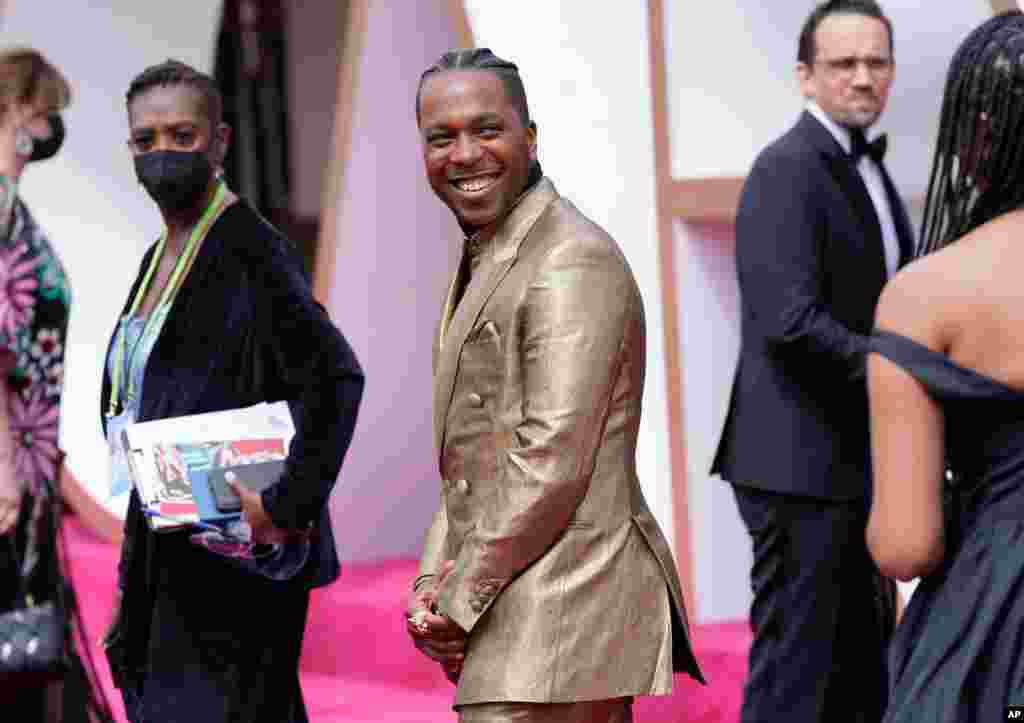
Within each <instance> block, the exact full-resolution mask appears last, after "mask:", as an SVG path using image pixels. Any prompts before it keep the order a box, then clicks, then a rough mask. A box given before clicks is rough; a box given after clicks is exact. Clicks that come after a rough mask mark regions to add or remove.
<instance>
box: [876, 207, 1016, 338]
mask: <svg viewBox="0 0 1024 723" xmlns="http://www.w3.org/2000/svg"><path fill="white" fill-rule="evenodd" d="M1021 263H1024V215H1022V214H1018V213H1013V214H1007V215H1005V216H1001V217H1000V218H998V219H996V220H994V221H991V222H989V223H987V224H985V225H984V226H981V227H979V228H977V229H975V230H973V231H971V232H970V233H969V234H967V235H965V236H964V237H963V238H960V239H958V240H957V241H955V242H954V243H952V244H950V245H949V246H946V247H945V248H943V249H941V250H939V251H936V252H934V253H932V254H929V255H927V256H924V257H921V258H919V259H917V260H915V261H913V262H912V263H910V264H909V265H907V266H906V267H904V268H903V269H902V270H900V272H899V273H897V274H896V276H894V277H893V278H892V279H891V280H890V281H889V283H888V284H886V286H885V288H884V289H883V290H882V295H881V297H880V298H879V301H878V308H877V310H876V313H875V324H876V326H878V327H881V328H884V329H888V330H890V331H895V332H898V333H901V334H904V335H906V336H910V337H911V338H913V339H915V340H917V341H919V342H922V343H924V344H927V345H928V346H931V347H933V348H936V349H939V350H943V349H945V348H946V347H947V346H948V342H949V341H950V339H952V338H953V337H954V336H955V335H956V334H957V330H958V329H959V328H960V327H961V326H962V325H963V324H965V323H970V320H971V319H972V318H975V317H976V316H977V315H978V313H979V312H980V311H981V309H982V308H983V307H984V306H985V305H986V304H988V303H991V302H992V300H993V299H994V298H997V297H998V296H1000V294H999V293H998V289H999V287H1000V286H1001V285H1004V284H1019V281H1018V279H1019V273H1018V272H1017V271H1016V269H1019V268H1020V264H1021Z"/></svg>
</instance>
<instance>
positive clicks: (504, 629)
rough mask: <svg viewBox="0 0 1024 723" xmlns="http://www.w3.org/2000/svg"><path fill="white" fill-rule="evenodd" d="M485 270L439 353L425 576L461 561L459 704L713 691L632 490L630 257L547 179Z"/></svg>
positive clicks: (475, 277)
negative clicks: (677, 685) (435, 467)
mask: <svg viewBox="0 0 1024 723" xmlns="http://www.w3.org/2000/svg"><path fill="white" fill-rule="evenodd" d="M480 253H481V254H482V257H481V260H480V262H479V266H478V267H477V268H476V270H475V271H474V273H473V274H472V277H471V280H470V282H469V285H468V287H467V288H466V290H465V294H464V295H463V296H462V298H461V301H458V303H456V301H457V299H456V298H455V295H456V290H457V289H458V288H459V286H460V275H462V274H465V273H466V264H467V260H466V258H465V257H464V258H463V262H462V265H461V266H460V269H459V271H458V272H457V273H456V277H455V279H454V281H453V284H452V291H451V292H450V293H449V297H448V301H447V302H446V304H445V308H444V312H443V314H442V321H441V326H440V330H439V333H438V337H437V342H436V346H435V372H434V431H435V442H436V448H437V449H438V450H439V466H440V473H441V477H442V479H443V482H442V491H441V504H440V507H439V510H438V512H437V514H436V516H435V518H434V523H433V525H432V527H431V529H430V531H429V532H428V536H427V543H426V546H425V550H424V554H423V559H422V562H421V573H423V574H426V575H429V574H431V573H435V572H436V571H437V570H438V568H439V566H440V565H441V563H442V562H443V561H445V560H454V561H455V566H454V570H453V571H452V573H451V574H450V575H449V576H448V577H447V578H446V579H445V581H444V582H443V583H442V584H441V585H440V587H439V588H438V608H439V609H440V611H441V612H442V613H444V614H445V615H447V616H448V617H450V618H451V619H452V620H454V621H455V622H456V623H458V625H459V626H460V627H462V628H463V629H464V630H466V631H468V632H469V643H468V648H467V655H466V659H465V661H464V665H463V671H462V676H461V679H460V681H459V685H458V690H457V693H456V701H455V702H456V704H469V703H480V702H489V701H520V702H537V703H544V702H569V701H582V700H595V699H603V698H615V697H620V696H629V695H643V694H659V693H668V692H669V691H670V690H671V686H672V672H673V669H677V670H683V671H687V672H688V673H689V674H690V675H692V676H693V677H695V678H697V679H698V680H700V679H701V673H700V670H699V668H698V666H697V663H696V661H695V659H694V657H693V653H692V651H691V648H690V643H689V635H688V631H687V619H686V612H685V608H684V605H683V598H682V593H681V589H680V585H679V579H678V577H677V574H676V569H675V563H674V562H673V558H672V554H671V552H670V550H669V547H668V544H667V543H666V540H665V538H664V536H663V535H662V532H661V530H660V529H659V527H658V524H657V522H656V521H655V519H654V517H653V516H652V514H651V512H650V510H649V509H648V507H647V504H646V502H645V500H644V496H643V493H642V492H641V489H640V483H639V481H638V479H637V474H636V466H635V456H636V440H637V430H638V428H639V424H640V402H641V397H642V394H643V384H644V364H645V328H644V312H643V305H642V302H641V298H640V293H639V289H638V287H637V285H636V281H635V280H634V278H633V274H632V272H631V271H630V268H629V266H628V264H627V262H626V259H625V257H624V256H623V254H622V252H621V250H620V249H619V247H618V245H617V244H616V243H615V241H614V240H613V239H612V238H611V237H610V236H609V235H608V234H607V233H606V232H605V231H604V230H602V229H601V228H600V227H598V226H597V225H595V224H594V223H593V222H591V221H590V220H589V219H587V218H586V217H585V216H584V215H583V214H582V213H580V212H579V211H578V210H577V209H576V208H575V207H574V206H573V205H572V204H571V203H569V202H568V201H566V200H564V199H563V198H561V197H560V196H559V194H558V193H557V191H556V190H555V188H554V186H553V185H552V183H551V182H550V181H549V180H548V179H546V178H544V179H542V180H541V181H539V182H538V184H537V185H536V186H534V187H533V189H531V190H530V191H528V192H527V193H526V194H525V195H524V198H523V199H522V200H521V201H520V203H519V204H518V205H517V206H516V207H515V208H514V209H513V210H512V212H511V213H510V215H509V216H508V218H507V219H506V221H505V223H504V224H503V225H502V227H501V228H500V229H499V231H498V233H497V235H496V237H495V238H494V239H493V240H492V241H491V243H490V244H489V245H488V246H487V247H486V249H484V250H483V251H481V252H480ZM428 580H429V578H428ZM431 584H433V582H432V581H431Z"/></svg>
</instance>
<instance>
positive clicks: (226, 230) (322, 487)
mask: <svg viewBox="0 0 1024 723" xmlns="http://www.w3.org/2000/svg"><path fill="white" fill-rule="evenodd" d="M153 252H154V248H150V249H149V251H148V252H147V253H146V255H145V256H144V258H143V261H142V268H141V269H140V272H139V275H138V277H137V278H136V280H135V283H134V284H133V286H132V291H131V295H130V296H129V298H132V297H134V294H135V292H136V289H137V288H138V285H139V283H140V281H141V277H142V274H143V272H144V270H145V269H146V268H147V266H148V264H149V260H150V258H151V257H152V254H153ZM122 313H127V304H126V305H125V310H124V311H123V312H122ZM108 354H109V346H108ZM362 390H363V372H362V370H361V369H360V367H359V363H358V361H357V360H356V358H355V355H354V354H353V352H352V350H351V348H350V347H349V345H348V343H347V342H346V341H345V338H344V337H343V336H342V334H341V332H340V331H339V330H338V329H337V328H336V327H335V326H334V324H332V323H331V321H330V319H329V318H328V316H327V313H326V311H325V310H324V308H323V307H322V306H321V305H320V304H318V303H317V302H316V301H315V300H314V299H313V296H312V294H311V292H310V288H309V283H308V281H307V279H306V276H305V274H304V272H303V270H302V267H301V264H300V261H299V258H298V255H297V254H296V253H295V252H294V249H293V247H292V245H291V243H290V242H289V241H288V240H287V239H285V238H284V237H283V236H281V235H280V233H279V232H278V231H277V230H276V229H274V228H273V227H272V226H271V225H270V224H269V223H267V222H266V221H265V220H264V219H263V218H261V217H260V216H259V215H258V214H257V213H256V212H255V211H254V210H253V209H252V208H251V207H250V206H249V205H248V204H247V203H245V202H243V201H240V202H238V203H236V204H234V205H233V206H231V207H229V208H228V209H226V210H225V211H224V212H223V214H222V215H221V217H220V218H219V219H218V220H217V221H216V223H215V224H214V225H213V227H212V228H211V229H210V232H209V234H208V235H207V237H206V239H205V241H204V242H203V245H202V247H201V248H200V249H199V252H198V255H197V257H196V260H195V262H194V264H193V266H192V269H191V270H190V272H189V274H188V276H187V277H186V278H185V281H184V283H183V285H182V287H181V289H180V291H179V293H178V295H177V298H176V299H175V301H174V304H173V307H172V309H171V311H170V313H169V314H168V316H167V319H166V322H165V324H164V327H163V329H162V331H161V333H160V336H159V338H158V339H157V341H156V344H155V346H154V348H153V351H152V353H151V354H150V357H149V360H148V362H147V364H146V371H145V377H144V381H143V385H142V390H141V394H142V396H141V400H140V408H139V415H138V421H140V422H141V421H147V420H153V419H163V418H168V417H177V416H182V415H187V414H198V413H202V412H214V411H219V410H224V409H232V408H237V407H244V406H247V405H252V404H257V403H259V402H262V401H268V402H269V401H277V400H287V401H288V402H289V403H290V405H291V407H292V413H293V416H294V417H295V421H296V433H295V437H294V439H293V441H292V444H291V448H290V450H289V454H288V458H287V461H286V465H285V473H284V475H283V476H282V478H281V479H280V480H279V481H278V482H277V483H275V484H274V485H273V486H272V487H270V488H269V489H267V490H265V491H264V492H263V502H264V505H265V507H266V509H267V511H268V513H269V515H270V516H271V518H272V519H273V520H274V522H275V524H276V525H278V526H279V527H282V528H289V529H292V528H305V527H307V526H309V525H310V524H312V525H313V527H314V533H315V534H314V535H313V538H312V539H313V543H312V549H311V554H310V560H309V562H308V563H307V567H306V569H305V570H304V571H303V573H302V574H300V575H299V576H297V577H296V578H294V579H293V580H291V581H289V582H287V583H282V584H288V585H300V586H303V587H306V588H309V587H316V586H320V585H325V584H327V583H329V582H331V581H333V580H334V579H336V578H337V577H338V574H339V570H340V564H339V560H338V554H337V551H336V550H335V546H334V537H333V533H332V531H331V520H330V516H329V514H328V508H327V499H328V496H329V495H330V492H331V489H332V488H333V487H334V484H335V480H336V479H337V477H338V473H339V470H340V469H341V464H342V461H343V459H344V457H345V453H346V451H347V449H348V445H349V442H350V441H351V439H352V434H353V431H354V428H355V422H356V414H357V411H358V407H359V402H360V399H361V396H362ZM109 398H110V378H109V375H108V374H106V373H104V378H103V391H102V395H101V402H100V414H101V419H103V422H104V427H105V421H106V418H105V417H104V416H103V413H104V412H106V410H107V404H108V401H109ZM165 536H178V537H182V536H183V533H180V532H166V533H165V532H161V533H154V532H152V531H151V530H150V529H149V527H148V525H147V522H146V520H145V518H144V516H143V515H142V512H141V504H140V500H139V498H138V495H137V493H136V492H135V491H134V490H133V491H132V493H131V501H130V503H129V506H128V513H127V517H126V519H125V541H124V546H123V548H122V555H121V563H120V566H119V573H118V583H119V585H120V587H121V589H122V591H123V595H124V600H123V604H122V610H121V612H122V620H121V628H122V630H123V633H124V635H123V637H124V639H125V640H126V641H128V645H129V647H130V648H131V649H130V650H129V651H127V655H128V660H127V661H126V662H127V663H128V666H129V667H132V663H133V662H135V663H137V662H138V661H139V660H141V659H142V656H144V654H145V653H144V649H143V646H145V645H146V640H147V636H148V626H149V625H150V620H149V617H148V616H149V615H150V612H149V611H150V610H151V608H152V599H153V595H154V594H155V591H154V590H153V589H152V585H153V583H152V581H153V580H154V579H155V577H156V576H155V574H154V570H155V569H156V568H157V567H159V566H161V565H172V564H193V565H195V564H196V560H195V559H193V561H192V562H191V563H189V562H187V561H184V560H180V558H181V557H182V556H183V555H184V556H187V557H191V556H192V555H193V554H194V553H200V554H202V555H206V556H208V557H211V558H212V557H213V556H212V555H211V553H209V552H205V551H203V550H201V549H200V548H195V547H194V546H191V547H192V549H193V550H194V552H192V551H190V550H189V548H190V546H189V545H187V544H186V545H181V544H178V543H175V542H174V541H173V540H171V539H170V537H167V538H165ZM164 539H167V540H168V541H167V542H165V541H164ZM167 550H174V551H175V552H173V553H168V552H167ZM167 555H171V556H173V557H177V558H179V560H177V561H176V560H174V559H164V558H165V557H166V556H167ZM200 563H201V564H199V566H198V567H201V568H202V569H204V570H206V572H205V573H204V574H206V575H207V576H210V575H212V576H217V574H218V573H217V569H219V565H223V566H225V567H226V566H227V565H228V564H229V563H227V562H225V561H223V560H219V561H217V562H209V561H207V560H202V561H200ZM198 567H197V571H198ZM203 584H206V583H205V582H204V581H202V580H198V579H197V580H196V585H197V586H201V585H203Z"/></svg>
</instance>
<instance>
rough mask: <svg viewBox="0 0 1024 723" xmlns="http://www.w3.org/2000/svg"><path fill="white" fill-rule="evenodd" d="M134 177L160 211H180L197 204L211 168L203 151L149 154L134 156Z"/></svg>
mask: <svg viewBox="0 0 1024 723" xmlns="http://www.w3.org/2000/svg"><path fill="white" fill-rule="evenodd" d="M135 174H136V175H137V176H138V178H139V183H141V184H142V186H143V188H145V189H146V191H147V192H148V193H149V195H150V196H152V198H153V200H154V201H156V203H157V205H158V206H160V208H162V209H165V210H168V211H183V210H185V209H188V208H193V207H195V206H196V204H198V203H199V201H200V199H201V198H202V197H203V193H205V192H206V189H207V188H209V186H210V179H211V178H212V177H213V166H212V165H211V164H210V159H209V158H207V156H206V151H150V152H149V153H144V154H142V155H141V156H135Z"/></svg>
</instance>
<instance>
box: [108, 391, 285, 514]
mask: <svg viewBox="0 0 1024 723" xmlns="http://www.w3.org/2000/svg"><path fill="white" fill-rule="evenodd" d="M294 435H295V427H294V424H293V422H292V416H291V412H290V410H289V408H288V404H287V403H286V402H274V403H272V404H268V403H265V402H264V403H261V404H256V405H254V406H251V407H243V408H241V409H232V410H227V411H222V412H210V413H207V414H195V415H189V416H184V417H173V418H170V419H159V420H153V421H149V422H139V423H136V424H132V425H129V426H127V427H126V428H125V430H124V434H123V439H122V442H123V444H124V445H125V450H126V452H127V456H128V460H129V464H130V468H131V471H132V479H133V482H134V484H135V487H136V489H137V490H138V493H139V497H140V499H141V500H142V503H143V507H144V511H145V512H146V513H147V515H148V518H149V522H150V525H151V526H152V527H153V529H154V530H169V529H178V528H182V527H187V526H189V525H194V524H197V523H200V522H203V521H216V520H228V519H232V518H237V517H238V513H237V512H235V513H227V514H225V513H221V512H219V511H218V510H217V508H216V504H215V501H214V500H213V499H212V494H211V492H210V489H209V484H208V482H207V480H206V478H205V477H204V475H208V474H209V473H210V472H211V471H213V470H216V469H218V468H223V467H228V466H231V467H234V466H237V465H244V464H252V463H259V462H270V461H281V464H282V465H283V459H284V457H285V456H286V455H287V450H288V445H289V444H290V443H291V440H292V437H293V436H294ZM197 481H201V484H196V482H197Z"/></svg>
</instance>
